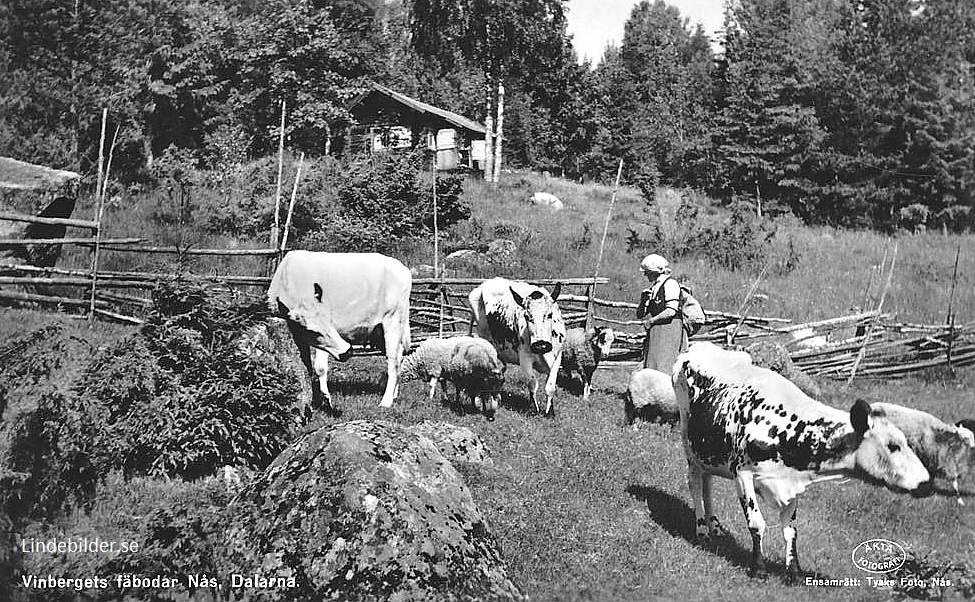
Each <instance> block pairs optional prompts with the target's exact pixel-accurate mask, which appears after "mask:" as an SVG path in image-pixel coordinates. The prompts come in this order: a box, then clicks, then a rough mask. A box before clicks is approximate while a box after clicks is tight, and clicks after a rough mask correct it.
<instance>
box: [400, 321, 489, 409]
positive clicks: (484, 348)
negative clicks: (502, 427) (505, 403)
mask: <svg viewBox="0 0 975 602" xmlns="http://www.w3.org/2000/svg"><path fill="white" fill-rule="evenodd" d="M400 374H401V375H402V378H403V379H404V380H410V379H422V380H425V381H429V383H430V401H433V399H434V397H435V395H436V391H437V383H438V382H439V383H440V386H441V388H442V389H443V393H444V397H446V396H447V389H446V385H445V384H444V382H445V381H450V382H452V383H454V389H455V391H454V400H455V402H456V401H458V398H459V397H460V392H461V391H464V392H465V393H467V395H468V396H469V397H470V400H471V403H473V404H474V407H475V408H477V410H478V411H480V412H483V413H484V415H485V416H487V419H488V420H494V413H495V412H496V411H497V409H498V401H499V399H500V397H501V387H502V385H503V384H504V364H503V363H501V360H500V359H499V358H498V352H497V350H495V348H494V345H492V344H491V343H490V341H487V340H485V339H479V338H476V337H470V336H456V337H450V338H446V339H427V340H426V341H423V342H422V343H420V346H419V347H417V348H416V350H415V351H414V352H413V353H411V354H409V355H407V356H406V357H404V358H403V363H402V365H401V366H400Z"/></svg>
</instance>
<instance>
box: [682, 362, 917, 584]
mask: <svg viewBox="0 0 975 602" xmlns="http://www.w3.org/2000/svg"><path fill="white" fill-rule="evenodd" d="M673 382H674V390H675V393H676V395H677V407H678V412H679V413H680V425H681V434H682V439H683V444H684V452H685V454H686V456H687V465H688V472H687V481H688V486H689V488H690V492H691V497H692V498H693V502H694V512H695V515H696V519H697V522H696V525H697V526H696V532H697V536H698V538H699V539H707V538H708V537H710V536H713V535H720V534H724V533H725V532H724V529H723V528H722V527H721V525H720V523H719V522H718V520H717V518H716V517H715V516H714V512H713V508H712V503H711V479H712V477H713V476H715V475H716V476H720V477H724V478H727V479H733V480H734V481H735V484H736V486H737V489H738V499H739V502H740V503H741V507H742V510H743V512H744V513H745V518H746V520H747V522H748V530H749V531H750V532H751V537H752V562H751V571H750V572H751V574H753V575H764V574H765V561H764V558H763V554H762V538H763V536H764V533H765V519H764V518H763V517H762V513H761V511H760V510H759V507H758V496H760V497H761V498H762V499H763V500H765V502H766V503H768V504H771V505H772V506H774V507H775V508H776V509H777V510H778V511H779V518H780V522H781V524H782V533H783V535H784V537H785V544H786V545H785V559H786V568H787V573H788V577H789V579H790V580H794V579H796V578H797V577H798V576H799V574H800V569H799V561H798V557H797V554H796V549H797V548H796V509H797V499H798V496H799V494H801V493H802V492H803V491H805V489H806V487H808V486H809V485H811V484H812V483H816V482H819V481H824V480H830V479H836V478H841V477H845V476H853V477H860V478H865V479H868V480H871V481H877V482H882V483H884V484H886V485H887V486H888V487H891V488H892V489H898V490H912V489H916V488H918V487H919V486H921V485H922V484H924V483H926V482H927V481H928V479H929V475H928V471H927V470H925V468H924V466H923V465H922V464H921V461H920V460H919V459H918V457H917V455H916V454H915V453H914V452H913V451H911V448H910V447H909V446H908V444H907V440H906V439H905V437H904V433H903V432H901V431H900V429H898V428H897V427H895V426H893V425H892V424H891V423H889V422H888V421H887V420H885V419H884V418H882V417H879V416H874V415H872V413H871V409H870V405H869V404H868V403H867V402H865V401H863V400H858V401H857V402H856V403H854V404H853V407H852V408H851V409H850V411H849V412H844V411H842V410H838V409H836V408H832V407H830V406H827V405H825V404H822V403H820V402H818V401H815V400H814V399H812V398H810V397H807V396H806V395H805V394H804V393H803V392H802V391H800V390H799V388H798V387H796V386H795V385H794V384H792V383H791V382H789V381H788V380H787V379H786V378H784V377H783V376H781V375H779V374H777V373H775V372H773V371H771V370H768V369H765V368H759V367H757V366H754V365H752V363H751V358H750V357H749V356H748V354H747V353H744V352H740V351H726V350H724V349H721V348H720V347H717V346H716V345H713V344H711V343H697V344H694V345H692V346H691V347H690V349H689V350H688V351H687V352H686V353H684V354H682V355H680V356H679V357H678V358H677V362H676V363H675V365H674V374H673Z"/></svg>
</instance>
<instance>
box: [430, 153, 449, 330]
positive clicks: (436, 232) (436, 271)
mask: <svg viewBox="0 0 975 602" xmlns="http://www.w3.org/2000/svg"><path fill="white" fill-rule="evenodd" d="M432 168H433V169H432V170H431V172H432V173H433V275H434V277H437V276H440V277H441V278H443V273H441V271H440V244H439V238H440V223H439V219H438V218H437V209H438V207H437V153H436V151H434V154H433V165H432ZM444 286H445V285H444V284H443V282H441V283H440V287H439V288H440V310H439V311H440V315H439V318H438V319H437V336H439V337H441V338H442V337H443V319H444V310H445V308H444V305H445V303H446V302H447V290H446V289H445V288H444Z"/></svg>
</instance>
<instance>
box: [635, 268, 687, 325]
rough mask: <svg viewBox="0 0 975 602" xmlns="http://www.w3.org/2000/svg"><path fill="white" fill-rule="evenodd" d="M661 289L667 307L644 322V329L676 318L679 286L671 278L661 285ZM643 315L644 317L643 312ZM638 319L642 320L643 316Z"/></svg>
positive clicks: (678, 304)
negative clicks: (662, 289) (662, 288)
mask: <svg viewBox="0 0 975 602" xmlns="http://www.w3.org/2000/svg"><path fill="white" fill-rule="evenodd" d="M663 287H664V299H666V302H667V305H666V307H664V309H662V310H660V313H658V314H656V315H654V316H651V317H650V318H647V319H646V320H644V322H643V326H644V328H650V327H651V326H655V325H657V324H663V323H665V322H669V321H670V320H673V319H674V318H675V317H677V313H678V311H679V310H680V284H678V283H677V281H676V280H674V279H673V278H669V279H667V280H666V281H665V282H664V283H663ZM644 315H646V312H645V311H644ZM638 317H640V318H642V317H643V316H638Z"/></svg>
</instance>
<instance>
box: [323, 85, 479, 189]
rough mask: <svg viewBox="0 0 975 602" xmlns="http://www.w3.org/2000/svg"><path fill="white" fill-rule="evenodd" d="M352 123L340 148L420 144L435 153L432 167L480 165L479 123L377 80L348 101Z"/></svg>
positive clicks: (470, 167) (380, 148)
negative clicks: (394, 89) (382, 84)
mask: <svg viewBox="0 0 975 602" xmlns="http://www.w3.org/2000/svg"><path fill="white" fill-rule="evenodd" d="M347 108H348V110H349V112H350V113H351V114H352V116H353V117H354V118H355V121H356V123H355V124H354V125H352V126H350V127H348V129H347V130H346V133H347V135H346V137H345V140H344V142H345V144H344V145H343V146H344V147H345V148H344V149H342V151H341V152H353V153H358V152H363V151H368V152H383V151H387V150H391V149H398V148H416V147H421V148H425V149H428V150H429V151H431V152H434V153H436V158H437V160H436V165H437V169H438V170H441V171H446V170H483V167H484V138H485V129H484V126H483V125H481V124H479V123H477V122H476V121H473V120H471V119H468V118H467V117H464V116H462V115H458V114H457V113H453V112H451V111H447V110H445V109H441V108H438V107H435V106H433V105H429V104H427V103H425V102H421V101H419V100H416V99H414V98H410V97H409V96H406V95H405V94H400V93H399V92H396V91H393V90H390V89H389V88H387V87H385V86H381V85H379V84H376V83H372V84H370V88H369V89H368V90H367V91H366V92H364V93H362V94H360V95H359V96H358V97H356V98H355V99H353V100H352V102H351V103H349V105H348V107H347Z"/></svg>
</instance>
